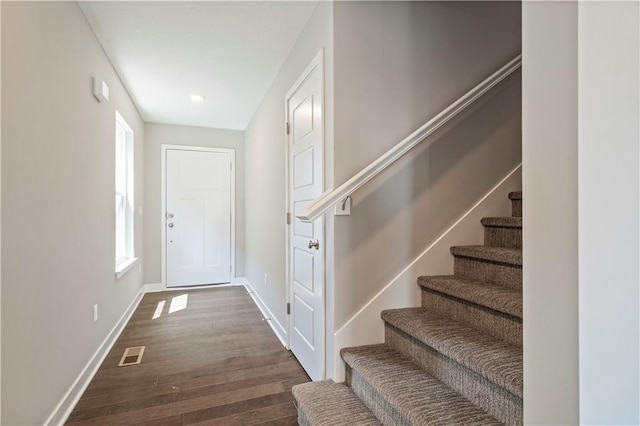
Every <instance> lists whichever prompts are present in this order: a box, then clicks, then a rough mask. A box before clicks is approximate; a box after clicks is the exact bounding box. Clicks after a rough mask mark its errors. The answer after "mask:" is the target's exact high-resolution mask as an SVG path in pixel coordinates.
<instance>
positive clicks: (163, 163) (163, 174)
mask: <svg viewBox="0 0 640 426" xmlns="http://www.w3.org/2000/svg"><path fill="white" fill-rule="evenodd" d="M169 149H172V150H178V151H201V152H222V153H227V154H230V155H231V171H230V172H229V173H230V174H231V253H230V255H231V259H230V262H231V281H232V282H233V279H234V278H235V276H236V150H235V149H234V148H210V147H204V146H192V145H168V144H162V145H160V157H161V160H160V200H161V203H160V228H161V241H160V247H161V256H162V257H161V259H160V265H161V280H162V284H163V285H164V287H165V289H166V288H167V235H166V234H167V228H166V227H165V223H166V217H165V212H166V211H167V199H166V196H167V191H166V189H167V150H169ZM199 287H200V288H202V287H206V286H199ZM182 288H187V287H182Z"/></svg>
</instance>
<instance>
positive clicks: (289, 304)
mask: <svg viewBox="0 0 640 426" xmlns="http://www.w3.org/2000/svg"><path fill="white" fill-rule="evenodd" d="M287 315H291V303H287Z"/></svg>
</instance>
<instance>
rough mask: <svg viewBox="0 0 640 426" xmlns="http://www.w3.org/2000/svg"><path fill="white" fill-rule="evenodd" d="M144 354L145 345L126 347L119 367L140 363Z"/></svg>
mask: <svg viewBox="0 0 640 426" xmlns="http://www.w3.org/2000/svg"><path fill="white" fill-rule="evenodd" d="M142 354H144V346H136V347H135V348H127V349H125V350H124V354H122V358H121V359H120V364H118V367H126V366H127V365H136V364H140V361H142Z"/></svg>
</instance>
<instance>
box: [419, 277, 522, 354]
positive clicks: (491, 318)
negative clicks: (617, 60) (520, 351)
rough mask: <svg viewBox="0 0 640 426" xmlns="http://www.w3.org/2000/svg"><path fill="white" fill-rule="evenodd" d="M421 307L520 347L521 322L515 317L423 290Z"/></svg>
mask: <svg viewBox="0 0 640 426" xmlns="http://www.w3.org/2000/svg"><path fill="white" fill-rule="evenodd" d="M422 307H424V308H426V309H429V310H430V311H433V312H436V313H438V314H440V315H442V316H443V317H446V318H450V319H452V320H454V321H457V322H459V323H461V324H465V325H468V326H469V327H473V328H475V329H476V330H478V331H481V332H483V333H486V334H490V335H492V336H494V337H497V338H498V339H502V340H504V341H506V342H508V343H510V344H512V345H514V346H520V345H522V320H521V319H519V318H517V317H514V316H511V315H507V314H505V313H502V312H498V311H494V310H493V309H488V308H485V307H484V306H479V305H476V304H474V303H470V302H467V301H466V300H462V299H457V298H454V297H451V296H448V295H446V294H442V293H438V292H436V291H432V290H429V289H425V288H423V289H422Z"/></svg>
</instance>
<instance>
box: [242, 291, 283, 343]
mask: <svg viewBox="0 0 640 426" xmlns="http://www.w3.org/2000/svg"><path fill="white" fill-rule="evenodd" d="M244 286H245V288H246V289H247V292H249V295H250V296H251V298H252V299H253V301H254V302H255V304H256V306H258V309H260V312H262V315H264V318H265V319H266V321H267V323H269V325H270V326H271V329H272V330H273V332H274V333H275V335H276V336H278V339H280V343H282V345H283V346H284V347H285V348H286V347H287V337H286V336H287V332H286V331H285V329H284V327H283V326H282V324H280V322H279V321H278V320H277V319H276V317H275V315H273V313H271V311H270V310H269V308H268V307H267V305H266V304H265V303H264V301H263V300H262V299H261V298H260V295H259V294H258V293H257V292H256V290H255V289H254V288H253V286H252V285H251V283H250V282H249V280H247V279H246V278H244Z"/></svg>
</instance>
